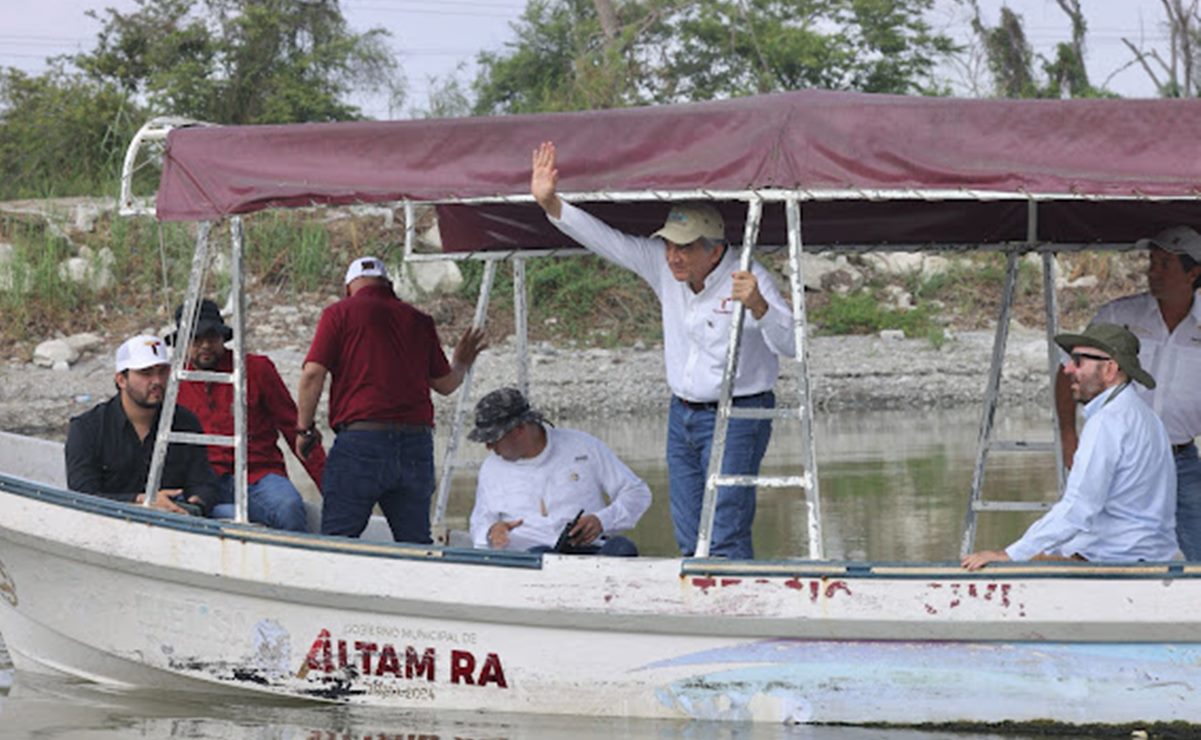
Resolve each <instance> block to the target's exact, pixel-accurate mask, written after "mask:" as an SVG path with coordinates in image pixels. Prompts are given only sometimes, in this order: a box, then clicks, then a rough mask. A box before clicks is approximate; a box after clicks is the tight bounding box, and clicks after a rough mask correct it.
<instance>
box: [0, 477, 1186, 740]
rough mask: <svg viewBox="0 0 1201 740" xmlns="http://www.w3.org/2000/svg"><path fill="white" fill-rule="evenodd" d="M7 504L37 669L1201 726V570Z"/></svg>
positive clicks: (6, 573)
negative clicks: (686, 551) (473, 547)
mask: <svg viewBox="0 0 1201 740" xmlns="http://www.w3.org/2000/svg"><path fill="white" fill-rule="evenodd" d="M0 489H8V491H7V492H5V491H3V490H0V633H2V634H3V637H4V640H5V643H6V644H7V646H8V650H9V652H10V653H11V654H12V656H13V660H14V663H15V664H16V666H17V668H18V669H19V670H22V671H31V672H42V673H56V674H65V675H70V676H75V677H80V678H84V679H87V680H91V681H96V682H101V683H108V684H115V685H120V686H125V687H131V688H140V687H146V688H155V689H176V690H187V691H211V692H231V693H243V694H270V695H274V696H279V697H292V698H300V699H311V700H320V701H336V702H351V703H361V704H370V705H384V706H394V707H408V708H427V709H437V710H443V709H452V710H485V711H495V712H527V713H550V714H578V715H593V716H631V717H677V718H678V717H691V718H699V719H725V720H756V721H768V722H820V723H852V724H860V723H876V722H882V723H899V724H921V723H944V722H982V723H990V722H1003V721H1009V722H1034V721H1045V720H1050V721H1057V722H1065V723H1074V724H1077V723H1092V722H1104V723H1134V722H1148V721H1184V722H1190V723H1201V702H1197V701H1196V700H1195V697H1196V695H1197V693H1198V692H1199V691H1201V623H1199V622H1198V621H1197V617H1196V612H1195V605H1196V604H1197V603H1201V572H1198V569H1196V568H1195V567H1194V566H1186V565H1182V564H1175V565H1148V566H1145V567H1137V568H1121V567H1105V566H1048V567H1042V568H1036V567H1027V568H1010V569H1002V568H994V569H989V570H987V571H985V572H984V574H983V575H977V576H973V575H968V574H966V573H964V572H963V571H959V570H958V569H955V568H953V567H950V566H945V565H938V566H930V565H927V566H891V567H890V566H883V565H876V566H866V565H848V564H841V563H805V562H784V563H751V562H743V563H739V562H723V561H680V560H669V559H653V558H638V559H607V558H578V557H576V558H573V557H562V556H544V557H539V556H536V555H525V554H515V555H492V554H489V553H480V552H474V551H463V550H454V549H441V548H428V549H426V548H412V547H404V546H396V545H380V544H373V543H366V542H356V541H350V540H342V539H337V538H326V537H319V536H309V535H293V534H288V533H282V532H275V531H270V530H264V529H261V528H257V527H245V526H238V525H232V524H225V525H222V524H218V523H215V522H210V521H207V520H205V521H202V520H194V519H189V518H186V517H175V516H172V515H164V514H158V513H156V512H151V511H147V510H145V509H143V508H141V507H128V506H123V505H118V504H112V503H110V502H107V501H102V500H100V499H96V498H94V497H87V496H79V495H76V494H70V493H65V492H59V491H55V490H54V489H50V488H45V487H42V486H36V485H32V484H28V485H21V484H19V483H17V482H14V481H12V480H7V481H6V480H4V479H0Z"/></svg>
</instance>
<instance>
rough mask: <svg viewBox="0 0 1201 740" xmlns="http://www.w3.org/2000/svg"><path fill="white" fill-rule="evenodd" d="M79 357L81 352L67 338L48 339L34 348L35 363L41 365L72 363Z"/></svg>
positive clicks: (52, 365) (51, 365)
mask: <svg viewBox="0 0 1201 740" xmlns="http://www.w3.org/2000/svg"><path fill="white" fill-rule="evenodd" d="M78 359H79V352H78V351H76V350H75V348H74V347H72V346H71V345H70V344H68V343H67V340H65V339H48V340H46V341H45V342H42V343H41V344H39V345H38V346H37V347H36V348H34V350H33V363H34V364H35V365H38V366H40V367H54V366H55V364H56V363H59V362H65V363H67V364H68V365H70V364H71V363H72V362H75V361H76V360H78Z"/></svg>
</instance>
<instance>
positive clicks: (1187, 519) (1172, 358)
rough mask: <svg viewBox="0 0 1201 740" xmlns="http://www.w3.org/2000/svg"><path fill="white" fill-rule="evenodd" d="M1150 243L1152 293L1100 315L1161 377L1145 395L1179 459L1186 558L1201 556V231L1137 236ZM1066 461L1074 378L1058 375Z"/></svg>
mask: <svg viewBox="0 0 1201 740" xmlns="http://www.w3.org/2000/svg"><path fill="white" fill-rule="evenodd" d="M1135 246H1136V247H1137V248H1139V249H1147V250H1149V253H1148V255H1147V288H1148V290H1147V292H1145V293H1138V294H1136V295H1130V296H1125V297H1123V298H1118V299H1117V300H1114V301H1110V302H1109V303H1107V304H1105V305H1104V306H1102V307H1101V309H1100V310H1099V311H1098V312H1097V315H1096V316H1095V317H1094V318H1093V321H1100V322H1105V323H1110V324H1120V325H1122V326H1125V327H1126V328H1127V329H1129V330H1130V331H1131V332H1133V333H1134V334H1135V335H1136V336H1137V337H1138V338H1139V342H1140V343H1141V349H1140V350H1139V361H1140V362H1142V363H1143V365H1145V366H1146V368H1147V369H1148V370H1149V371H1150V372H1151V373H1152V374H1153V375H1154V376H1155V378H1156V380H1158V381H1159V384H1158V386H1157V387H1156V388H1155V390H1150V389H1143V388H1139V389H1138V395H1139V396H1141V397H1142V399H1143V400H1144V401H1146V402H1147V404H1148V405H1149V406H1150V407H1151V408H1152V409H1154V410H1155V413H1157V414H1159V418H1161V419H1163V423H1164V427H1165V428H1166V429H1167V430H1168V437H1169V439H1170V440H1171V442H1172V457H1173V460H1174V461H1175V463H1176V538H1177V540H1179V542H1180V549H1181V551H1182V552H1183V553H1184V559H1185V560H1201V459H1199V458H1198V455H1197V445H1196V442H1195V439H1196V437H1197V436H1199V435H1201V298H1199V297H1198V296H1199V295H1201V234H1198V233H1197V232H1196V231H1195V230H1194V229H1192V228H1190V227H1188V226H1174V227H1172V228H1169V229H1165V230H1163V231H1161V232H1159V233H1158V234H1156V235H1155V236H1153V237H1151V238H1149V239H1140V240H1139V241H1138V242H1136V243H1135ZM1055 402H1056V405H1057V408H1058V411H1059V425H1060V438H1061V439H1062V441H1063V457H1064V462H1065V463H1066V464H1067V465H1068V467H1071V465H1072V457H1073V453H1074V452H1075V449H1076V414H1075V410H1074V405H1073V403H1072V399H1071V394H1070V393H1069V392H1068V383H1067V378H1066V377H1065V376H1064V374H1063V372H1062V371H1061V372H1060V373H1059V376H1058V377H1057V378H1056V381H1055Z"/></svg>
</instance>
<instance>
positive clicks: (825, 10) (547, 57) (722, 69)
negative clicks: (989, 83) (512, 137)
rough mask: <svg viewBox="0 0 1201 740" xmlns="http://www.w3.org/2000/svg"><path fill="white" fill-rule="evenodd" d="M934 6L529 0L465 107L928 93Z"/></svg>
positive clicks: (868, 0) (833, 0)
mask: <svg viewBox="0 0 1201 740" xmlns="http://www.w3.org/2000/svg"><path fill="white" fill-rule="evenodd" d="M933 6H934V3H933V0H751V1H750V2H749V3H746V2H730V1H729V0H700V2H694V3H685V4H680V3H674V2H669V1H667V0H627V1H626V2H623V3H621V4H620V6H617V5H615V4H612V3H610V2H608V1H607V0H530V2H529V4H528V5H527V6H526V11H525V14H524V15H523V16H522V18H521V20H520V21H518V22H517V23H515V24H514V25H513V30H514V33H515V35H516V37H517V38H516V40H515V42H513V43H511V44H509V45H508V46H507V47H506V49H505V50H504V51H501V52H483V53H481V54H480V55H479V58H478V63H479V68H480V71H479V73H478V75H477V77H476V79H475V82H474V85H473V87H474V91H475V98H476V99H475V106H474V109H473V110H474V112H475V113H476V114H477V115H484V114H495V113H529V112H536V111H555V110H584V109H598V108H614V107H622V106H629V105H640V104H649V103H678V102H684V101H697V100H714V99H722V98H728V97H737V96H740V95H753V94H759V93H768V92H778V91H783V90H797V89H802V88H808V87H816V88H825V89H833V90H861V91H865V92H889V93H902V94H904V93H910V94H912V93H919V94H922V93H932V92H938V91H941V90H943V86H942V85H941V84H939V83H938V82H937V81H935V79H934V77H933V74H934V71H935V68H936V67H937V65H938V64H939V62H940V60H941V59H943V58H944V57H945V56H946V55H948V54H950V53H951V52H953V51H954V50H955V47H954V45H953V44H952V42H951V40H950V38H949V37H948V36H945V35H943V34H939V33H935V32H934V31H932V30H931V28H930V26H929V25H928V24H927V23H926V21H925V14H926V13H927V12H928V11H929V10H930V9H931V8H933ZM598 9H606V10H608V11H609V12H610V13H611V14H612V15H611V17H610V18H608V19H606V18H604V17H602V16H601V14H600V13H599V12H598ZM802 19H803V20H802ZM448 107H449V108H452V109H453V106H448Z"/></svg>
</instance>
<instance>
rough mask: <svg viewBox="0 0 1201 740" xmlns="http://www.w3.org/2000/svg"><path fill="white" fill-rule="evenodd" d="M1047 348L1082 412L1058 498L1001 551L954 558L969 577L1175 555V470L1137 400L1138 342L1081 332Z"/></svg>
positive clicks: (1114, 331)
mask: <svg viewBox="0 0 1201 740" xmlns="http://www.w3.org/2000/svg"><path fill="white" fill-rule="evenodd" d="M1055 342H1056V343H1057V344H1058V345H1059V346H1060V347H1062V348H1063V350H1064V351H1065V352H1067V353H1069V355H1070V358H1071V359H1070V360H1069V361H1068V362H1067V363H1066V364H1065V365H1064V374H1065V375H1066V376H1067V377H1068V379H1069V381H1070V385H1071V391H1072V397H1073V398H1075V399H1076V402H1077V403H1083V404H1085V406H1084V429H1083V431H1082V432H1081V434H1080V444H1079V447H1078V448H1077V450H1076V457H1075V463H1074V464H1073V465H1072V470H1071V473H1070V474H1069V475H1068V480H1067V485H1066V487H1065V488H1064V492H1063V498H1061V499H1060V500H1059V501H1058V502H1057V503H1056V504H1055V505H1054V506H1053V507H1051V510H1050V511H1048V512H1047V513H1046V514H1044V515H1043V517H1042V518H1041V519H1039V520H1038V521H1037V522H1035V523H1034V524H1032V525H1031V526H1030V528H1029V529H1028V530H1026V533H1025V534H1024V535H1022V538H1021V539H1019V540H1018V541H1017V542H1015V543H1013V544H1012V545H1010V546H1009V547H1007V548H1005V549H1004V550H982V551H980V552H974V553H972V554H971V555H968V556H967V557H966V558H964V559H963V567H964V568H967V569H968V570H978V569H980V568H982V567H984V566H985V565H987V564H988V563H992V562H1003V561H1009V560H1088V561H1102V562H1135V561H1163V560H1171V559H1172V557H1173V556H1174V555H1175V554H1176V549H1177V546H1176V470H1175V465H1174V464H1173V462H1172V445H1171V443H1170V442H1169V440H1168V435H1167V432H1166V431H1165V430H1164V426H1163V422H1161V421H1160V420H1159V417H1158V416H1157V415H1156V414H1155V412H1154V411H1152V410H1151V407H1150V406H1148V405H1147V404H1146V403H1145V402H1144V401H1143V400H1142V399H1141V398H1139V396H1138V394H1137V393H1134V392H1133V391H1132V390H1130V389H1129V386H1130V384H1131V382H1132V381H1137V382H1138V383H1140V384H1142V385H1143V386H1145V387H1147V388H1154V387H1155V379H1154V378H1152V377H1151V376H1150V374H1148V373H1147V372H1146V371H1145V370H1143V368H1142V366H1141V365H1140V364H1139V359H1138V350H1139V341H1138V337H1136V336H1135V335H1134V334H1132V333H1130V331H1128V330H1127V329H1125V328H1123V327H1121V326H1117V325H1115V324H1091V325H1090V326H1089V327H1088V328H1087V329H1085V330H1084V333H1083V334H1060V335H1058V336H1057V337H1055Z"/></svg>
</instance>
